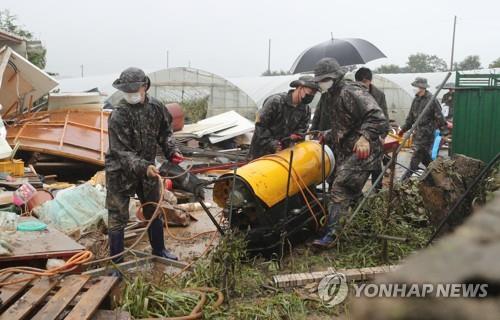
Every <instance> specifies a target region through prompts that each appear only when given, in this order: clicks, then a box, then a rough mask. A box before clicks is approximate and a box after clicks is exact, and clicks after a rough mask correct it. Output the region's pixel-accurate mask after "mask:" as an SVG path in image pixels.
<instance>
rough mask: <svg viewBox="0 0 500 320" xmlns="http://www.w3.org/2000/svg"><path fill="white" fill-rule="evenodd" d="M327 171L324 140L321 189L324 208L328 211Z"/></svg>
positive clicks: (323, 142) (323, 143) (322, 143)
mask: <svg viewBox="0 0 500 320" xmlns="http://www.w3.org/2000/svg"><path fill="white" fill-rule="evenodd" d="M325 171H326V169H325V141H324V139H323V140H322V142H321V181H322V182H321V189H322V192H323V199H322V200H323V208H324V209H325V210H327V203H326V181H325V180H326V172H325Z"/></svg>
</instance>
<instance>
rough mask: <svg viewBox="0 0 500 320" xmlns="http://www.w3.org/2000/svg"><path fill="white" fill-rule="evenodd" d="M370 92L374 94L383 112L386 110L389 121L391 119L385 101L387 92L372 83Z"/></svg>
mask: <svg viewBox="0 0 500 320" xmlns="http://www.w3.org/2000/svg"><path fill="white" fill-rule="evenodd" d="M368 92H369V93H370V94H371V95H372V97H373V99H375V101H376V102H377V104H378V106H379V107H380V109H382V112H384V116H385V118H386V119H387V121H389V112H388V111H387V102H386V101H385V93H384V92H382V90H380V89H379V88H377V87H376V86H374V85H373V84H370V88H369V89H368Z"/></svg>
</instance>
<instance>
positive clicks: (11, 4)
mask: <svg viewBox="0 0 500 320" xmlns="http://www.w3.org/2000/svg"><path fill="white" fill-rule="evenodd" d="M0 8H1V9H9V10H10V11H11V13H13V14H15V15H17V17H18V22H19V23H20V24H22V25H24V26H25V27H26V28H27V29H29V30H31V31H33V32H34V34H35V35H36V36H37V37H38V38H40V40H42V42H43V44H44V45H45V46H46V48H47V50H48V55H47V60H48V63H47V68H46V70H48V71H52V72H58V73H60V74H61V75H64V76H78V75H79V74H80V65H82V64H83V65H84V73H85V75H98V74H106V73H115V72H119V71H121V70H122V69H124V68H126V67H128V66H137V67H142V68H144V69H148V70H155V69H160V68H164V67H166V63H167V58H166V56H167V54H166V53H167V50H168V51H169V52H170V66H171V67H174V66H187V65H188V64H189V63H191V66H192V67H196V68H200V69H204V70H207V71H211V72H214V73H216V74H220V75H223V76H226V77H235V76H256V75H259V74H260V73H262V71H264V70H266V69H267V46H268V39H269V38H271V39H272V53H271V69H273V70H277V69H278V70H279V69H286V70H288V69H289V68H290V67H291V65H292V64H293V62H294V60H295V58H296V57H297V56H298V55H299V54H300V53H301V52H302V51H303V50H304V49H306V48H307V47H309V46H312V45H314V44H317V43H319V42H322V41H325V40H328V39H329V38H330V32H333V35H334V37H336V38H363V39H366V40H368V41H371V42H372V43H373V44H375V45H376V46H377V47H378V48H379V49H381V50H382V51H383V52H384V53H385V54H386V55H387V57H388V58H386V59H379V60H376V61H373V62H371V63H369V64H368V66H370V67H377V66H378V65H380V64H388V63H395V64H399V65H404V64H405V63H406V61H407V57H408V55H409V54H412V53H415V52H424V53H429V54H437V55H438V56H440V57H442V58H444V59H445V60H446V61H447V62H448V63H449V59H450V47H451V35H452V22H453V16H454V15H457V16H458V23H457V40H456V41H457V43H456V60H461V59H463V58H464V57H465V56H467V55H471V54H478V55H480V57H481V62H482V64H483V66H487V65H488V64H489V63H490V62H491V61H493V60H494V59H496V58H498V57H500V41H499V39H500V36H499V35H498V30H500V19H498V15H499V12H500V1H497V0H489V1H486V0H475V1H470V0H467V1H466V0H445V1H427V0H420V1H401V0H387V1H383V0H380V1H336V0H321V1H320V0H307V1H305V0H304V1H295V0H280V1H278V0H251V1H250V0H249V1H239V0H220V1H210V0H197V1H195V0H175V1H172V0H164V1H159V0H157V1H149V0H141V1H137V0H121V1H117V0H116V1H110V0H100V1H96V0H85V1H57V0H43V1H41V0H2V1H1V5H0Z"/></svg>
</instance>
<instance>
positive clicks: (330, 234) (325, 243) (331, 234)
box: [312, 203, 342, 249]
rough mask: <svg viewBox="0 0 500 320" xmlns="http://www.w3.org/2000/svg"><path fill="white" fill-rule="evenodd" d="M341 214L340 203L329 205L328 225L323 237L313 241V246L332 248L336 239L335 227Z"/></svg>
mask: <svg viewBox="0 0 500 320" xmlns="http://www.w3.org/2000/svg"><path fill="white" fill-rule="evenodd" d="M341 213H342V204H340V203H330V205H329V206H328V224H327V226H326V228H325V232H324V234H323V237H321V238H320V239H316V240H314V241H313V243H312V244H313V246H315V247H318V248H322V249H328V248H331V247H333V245H334V244H335V239H336V235H335V233H336V227H338V222H339V219H340V215H341Z"/></svg>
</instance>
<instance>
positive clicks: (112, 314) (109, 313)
mask: <svg viewBox="0 0 500 320" xmlns="http://www.w3.org/2000/svg"><path fill="white" fill-rule="evenodd" d="M131 319H132V317H131V316H130V313H128V312H125V311H123V310H118V309H115V310H97V312H96V313H95V315H94V316H93V317H92V320H131Z"/></svg>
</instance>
